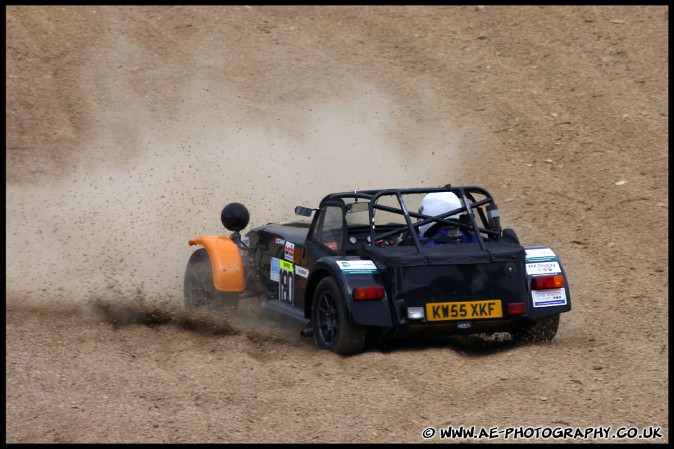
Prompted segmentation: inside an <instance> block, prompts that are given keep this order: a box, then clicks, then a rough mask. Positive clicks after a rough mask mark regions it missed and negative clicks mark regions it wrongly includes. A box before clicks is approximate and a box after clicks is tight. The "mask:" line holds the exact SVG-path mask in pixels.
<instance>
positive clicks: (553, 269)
mask: <svg viewBox="0 0 674 449" xmlns="http://www.w3.org/2000/svg"><path fill="white" fill-rule="evenodd" d="M561 272H562V269H561V268H559V263H558V262H535V263H528V264H527V274H553V273H561Z"/></svg>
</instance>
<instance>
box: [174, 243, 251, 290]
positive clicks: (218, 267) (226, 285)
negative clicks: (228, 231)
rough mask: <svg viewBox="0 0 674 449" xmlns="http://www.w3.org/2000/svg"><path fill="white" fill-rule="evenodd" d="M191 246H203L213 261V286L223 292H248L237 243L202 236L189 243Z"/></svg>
mask: <svg viewBox="0 0 674 449" xmlns="http://www.w3.org/2000/svg"><path fill="white" fill-rule="evenodd" d="M187 243H188V244H189V245H190V246H192V245H201V246H203V247H204V248H205V249H206V252H207V253H208V257H209V258H210V259H211V269H212V270H213V286H214V287H215V289H216V290H218V291H221V292H243V291H244V290H246V282H245V280H244V273H243V262H242V260H241V253H239V248H237V246H236V243H234V241H233V240H232V239H230V238H229V237H223V236H212V235H200V236H199V237H197V238H196V239H194V240H189V241H188V242H187Z"/></svg>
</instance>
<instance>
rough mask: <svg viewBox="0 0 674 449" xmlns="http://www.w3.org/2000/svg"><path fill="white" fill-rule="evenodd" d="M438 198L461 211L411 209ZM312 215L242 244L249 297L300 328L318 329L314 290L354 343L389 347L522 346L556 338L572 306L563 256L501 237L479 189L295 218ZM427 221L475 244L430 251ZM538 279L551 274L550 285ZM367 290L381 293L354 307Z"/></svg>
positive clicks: (367, 196) (403, 192)
mask: <svg viewBox="0 0 674 449" xmlns="http://www.w3.org/2000/svg"><path fill="white" fill-rule="evenodd" d="M431 192H453V193H455V194H456V195H457V196H458V197H459V199H460V200H461V203H462V207H460V208H459V209H455V210H453V211H449V212H447V213H444V214H442V215H438V216H428V215H424V214H422V213H419V212H416V211H417V210H418V202H419V200H420V198H422V197H423V196H424V195H425V194H427V193H431ZM307 211H308V212H310V213H311V212H313V219H312V220H311V221H310V222H309V221H305V222H302V221H297V222H293V223H286V224H268V225H265V226H260V227H256V228H254V229H252V230H251V231H250V232H248V233H247V234H246V236H245V237H244V238H243V239H242V242H243V243H242V244H241V245H240V247H241V248H242V249H241V255H242V258H243V263H244V272H245V274H246V287H247V291H249V292H250V293H253V294H257V295H260V296H262V297H263V298H265V299H264V300H265V302H266V305H267V306H268V307H269V308H271V309H273V310H276V311H279V312H282V313H285V314H287V315H290V316H293V317H295V318H297V319H299V320H302V321H304V323H305V325H306V326H307V334H309V333H311V332H313V333H316V332H321V330H320V326H319V325H317V323H315V322H312V319H313V321H317V320H319V318H317V315H316V314H312V308H314V307H318V306H316V304H320V301H321V299H320V298H317V288H318V287H319V284H320V285H321V288H320V292H319V293H320V295H323V297H324V299H327V301H328V303H330V304H332V303H334V302H336V303H337V304H336V305H334V304H333V305H334V307H331V308H330V312H325V316H328V315H329V316H330V317H333V318H334V315H339V316H338V319H340V320H347V321H348V322H347V323H346V324H344V323H336V324H335V323H333V324H335V326H336V325H337V324H339V326H345V325H349V326H352V327H354V328H355V329H357V332H355V333H356V334H357V339H358V340H362V338H361V334H363V333H367V334H369V335H378V336H380V337H384V338H386V337H393V336H406V335H416V334H422V335H426V334H429V335H430V334H440V335H452V334H472V333H494V332H510V333H511V334H512V335H513V336H514V337H518V338H520V339H522V340H523V341H546V340H551V339H552V338H553V337H554V335H555V333H556V331H557V326H558V322H559V314H560V313H563V312H567V311H569V310H570V309H571V299H570V294H569V288H568V283H567V282H566V276H565V273H564V269H563V267H562V265H561V262H560V261H559V258H558V257H557V255H556V254H554V252H552V250H550V249H549V248H546V247H543V246H522V245H521V244H520V242H519V241H518V238H517V236H516V234H515V232H514V231H513V230H512V229H505V230H504V229H502V228H501V224H500V217H499V211H498V208H497V205H496V203H495V201H494V199H493V198H492V196H491V195H490V194H489V192H487V191H486V190H485V189H483V188H481V187H476V186H462V187H452V186H445V187H439V188H415V189H383V190H365V191H353V192H342V193H334V194H330V195H328V196H326V197H325V198H324V199H323V200H322V201H321V202H320V204H319V206H318V208H317V209H308V208H304V207H298V208H297V209H296V212H297V213H298V214H302V215H306V212H307ZM457 214H458V216H459V218H458V219H455V218H454V219H453V218H450V217H451V216H455V217H456V216H457ZM428 223H440V224H444V225H452V226H457V227H460V228H461V229H463V230H464V231H466V232H469V233H472V234H473V235H474V236H475V237H476V238H477V241H476V242H475V243H461V244H442V245H435V246H426V245H423V244H422V243H421V241H420V239H419V236H418V231H419V227H420V226H422V225H425V224H428ZM551 275H552V276H551ZM538 277H547V278H546V279H545V281H546V282H547V284H546V282H537V281H535V278H538ZM326 278H331V279H332V280H334V281H335V283H336V285H337V286H338V288H337V289H335V288H334V284H332V285H333V287H332V290H330V289H328V290H327V292H328V293H327V296H325V295H326V293H325V291H326V288H325V286H326V285H327V282H324V283H322V284H321V281H323V280H324V279H326ZM560 278H561V281H560ZM539 281H542V280H540V279H539ZM553 282H554V283H553ZM382 288H383V292H384V294H383V297H381V298H378V296H379V295H378V294H377V292H381V291H382ZM356 289H358V290H357V292H356ZM367 289H370V290H367ZM361 292H365V293H364V294H368V293H369V292H374V295H373V297H372V298H365V299H360V300H358V299H356V297H355V296H356V293H361ZM532 292H533V293H532ZM335 297H338V298H335ZM335 311H337V312H341V313H337V312H335ZM330 319H332V318H330ZM327 326H328V328H329V330H330V332H333V331H332V330H331V329H332V327H331V326H332V325H331V324H328V325H327ZM325 329H326V327H325V326H324V327H323V331H322V333H325V332H326V331H325ZM339 329H342V328H341V327H339ZM335 332H336V333H339V332H342V333H350V332H351V333H352V329H351V328H345V329H344V330H343V331H334V332H333V333H335ZM329 336H330V334H329V335H328V337H329ZM354 338H356V337H354ZM317 344H318V346H319V347H323V348H325V349H331V350H333V351H335V352H339V353H343V354H348V353H354V352H359V351H360V350H362V344H360V343H354V344H351V345H347V346H345V347H341V346H337V347H334V346H331V345H329V344H327V343H326V342H322V344H321V341H319V339H318V338H317ZM345 348H346V349H345Z"/></svg>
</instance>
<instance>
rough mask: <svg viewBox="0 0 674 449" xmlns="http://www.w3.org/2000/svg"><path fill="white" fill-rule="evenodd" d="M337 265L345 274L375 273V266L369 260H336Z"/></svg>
mask: <svg viewBox="0 0 674 449" xmlns="http://www.w3.org/2000/svg"><path fill="white" fill-rule="evenodd" d="M337 265H339V268H340V269H341V270H342V271H343V272H344V273H345V274H361V273H365V274H367V273H375V272H376V271H377V266H376V265H375V264H374V262H372V261H371V260H338V261H337Z"/></svg>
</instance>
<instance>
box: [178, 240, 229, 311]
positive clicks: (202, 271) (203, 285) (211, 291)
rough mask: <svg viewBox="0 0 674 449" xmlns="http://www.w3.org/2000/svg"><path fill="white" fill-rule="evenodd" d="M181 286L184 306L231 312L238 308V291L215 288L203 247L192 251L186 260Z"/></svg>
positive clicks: (208, 260)
mask: <svg viewBox="0 0 674 449" xmlns="http://www.w3.org/2000/svg"><path fill="white" fill-rule="evenodd" d="M183 288H184V297H185V306H186V307H187V308H188V309H197V308H202V307H212V308H217V309H221V308H222V309H224V310H225V311H227V312H233V311H235V310H236V309H237V308H238V305H239V300H238V297H239V295H238V293H226V292H221V291H218V290H216V289H215V286H214V284H213V271H212V269H211V259H210V258H209V257H208V252H207V251H206V249H204V248H200V249H198V250H196V251H194V252H193V253H192V256H191V257H190V260H189V261H188V262H187V269H186V270H185V280H184V284H183Z"/></svg>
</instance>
